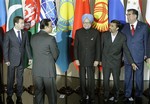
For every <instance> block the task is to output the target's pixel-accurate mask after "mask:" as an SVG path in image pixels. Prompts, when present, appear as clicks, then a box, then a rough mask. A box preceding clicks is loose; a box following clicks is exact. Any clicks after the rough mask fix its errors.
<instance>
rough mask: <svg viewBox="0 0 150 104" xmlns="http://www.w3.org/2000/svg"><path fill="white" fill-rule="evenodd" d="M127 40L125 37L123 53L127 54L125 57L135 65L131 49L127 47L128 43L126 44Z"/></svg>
mask: <svg viewBox="0 0 150 104" xmlns="http://www.w3.org/2000/svg"><path fill="white" fill-rule="evenodd" d="M126 41H127V39H126V37H124V40H123V52H124V54H125V56H126V57H127V60H128V61H129V63H130V64H132V63H134V60H133V58H132V56H131V53H130V51H129V48H128V46H127V43H126Z"/></svg>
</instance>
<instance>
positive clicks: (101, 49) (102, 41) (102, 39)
mask: <svg viewBox="0 0 150 104" xmlns="http://www.w3.org/2000/svg"><path fill="white" fill-rule="evenodd" d="M100 44H101V45H100V61H102V53H103V47H104V33H102V35H101V43H100Z"/></svg>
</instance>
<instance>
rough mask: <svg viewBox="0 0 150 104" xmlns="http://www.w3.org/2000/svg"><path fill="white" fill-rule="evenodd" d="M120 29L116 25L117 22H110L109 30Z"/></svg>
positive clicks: (113, 31) (115, 30)
mask: <svg viewBox="0 0 150 104" xmlns="http://www.w3.org/2000/svg"><path fill="white" fill-rule="evenodd" d="M118 29H119V28H118V27H117V26H116V23H110V26H109V31H110V32H111V33H115V32H117V31H118Z"/></svg>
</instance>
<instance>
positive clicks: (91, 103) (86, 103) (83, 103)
mask: <svg viewBox="0 0 150 104" xmlns="http://www.w3.org/2000/svg"><path fill="white" fill-rule="evenodd" d="M80 104H95V100H94V99H80Z"/></svg>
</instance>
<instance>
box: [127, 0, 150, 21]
mask: <svg viewBox="0 0 150 104" xmlns="http://www.w3.org/2000/svg"><path fill="white" fill-rule="evenodd" d="M147 1H149V0H147ZM141 5H142V3H141V0H127V8H126V13H127V10H128V9H136V10H137V11H138V14H139V15H138V20H140V21H143V17H142V12H141ZM126 21H127V18H126Z"/></svg>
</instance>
